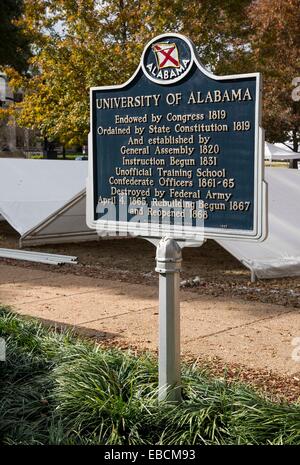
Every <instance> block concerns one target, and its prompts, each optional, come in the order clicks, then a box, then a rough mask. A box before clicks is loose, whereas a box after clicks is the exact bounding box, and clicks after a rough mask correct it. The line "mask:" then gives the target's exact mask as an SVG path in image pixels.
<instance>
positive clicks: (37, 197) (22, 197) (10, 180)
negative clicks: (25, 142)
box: [0, 158, 98, 245]
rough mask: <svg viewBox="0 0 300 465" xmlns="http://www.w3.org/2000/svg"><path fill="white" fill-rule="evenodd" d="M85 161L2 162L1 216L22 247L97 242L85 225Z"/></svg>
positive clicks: (1, 160) (4, 160)
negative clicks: (17, 236)
mask: <svg viewBox="0 0 300 465" xmlns="http://www.w3.org/2000/svg"><path fill="white" fill-rule="evenodd" d="M86 176H87V162H86V161H70V160H23V159H12V158H4V159H0V214H1V215H2V216H3V217H4V218H5V219H6V221H7V222H8V223H10V225H11V226H12V227H13V228H14V229H15V230H16V231H18V232H19V233H20V235H21V239H20V245H25V244H32V245H34V244H45V243H51V242H70V241H72V242H73V241H76V240H88V239H91V240H95V239H97V237H98V236H97V235H96V234H95V232H94V231H91V230H90V229H89V228H88V227H87V226H86V223H85V182H86Z"/></svg>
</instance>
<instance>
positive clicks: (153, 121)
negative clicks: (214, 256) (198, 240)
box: [88, 34, 263, 240]
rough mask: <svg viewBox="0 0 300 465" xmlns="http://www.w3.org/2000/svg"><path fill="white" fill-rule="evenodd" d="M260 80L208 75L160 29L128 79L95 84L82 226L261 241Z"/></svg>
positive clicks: (184, 43)
mask: <svg viewBox="0 0 300 465" xmlns="http://www.w3.org/2000/svg"><path fill="white" fill-rule="evenodd" d="M259 81H260V77H259V74H257V73H254V74H247V75H237V76H222V77H218V76H214V75H213V74H210V73H209V72H208V71H207V70H205V69H204V68H203V67H202V66H201V64H200V63H199V61H198V58H197V57H196V54H195V51H194V48H193V45H192V44H191V43H190V42H189V41H188V40H187V39H186V38H185V37H183V36H181V35H179V34H164V35H162V36H159V37H157V38H155V39H154V40H152V41H151V42H150V43H149V44H148V45H147V46H146V48H145V50H144V53H143V56H142V59H141V65H140V67H139V68H138V70H137V71H136V73H135V75H134V76H133V77H132V78H131V80H129V81H128V82H127V83H126V84H124V85H122V86H112V87H99V88H92V89H91V138H90V171H89V179H90V188H89V191H88V195H89V200H88V203H89V214H88V224H89V225H90V226H91V227H94V228H98V229H103V230H106V231H113V232H115V231H125V232H130V233H134V234H140V235H146V236H156V237H159V236H163V235H166V234H168V235H173V236H174V237H176V238H178V239H180V238H181V239H185V238H188V237H190V238H193V237H199V236H204V237H220V236H221V237H237V238H238V237H247V238H253V239H256V240H257V239H259V238H261V236H262V234H263V227H262V213H263V176H262V173H263V158H262V150H261V147H262V144H263V140H262V137H261V130H260V128H259V123H260V121H259V117H260V116H259V115H260V108H259V106H260V90H259V87H260V83H259Z"/></svg>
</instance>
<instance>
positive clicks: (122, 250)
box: [0, 222, 300, 308]
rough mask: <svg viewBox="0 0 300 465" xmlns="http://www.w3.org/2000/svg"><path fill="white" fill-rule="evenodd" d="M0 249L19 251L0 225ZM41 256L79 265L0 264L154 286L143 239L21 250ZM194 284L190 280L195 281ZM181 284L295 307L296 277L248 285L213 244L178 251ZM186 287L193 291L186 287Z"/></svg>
mask: <svg viewBox="0 0 300 465" xmlns="http://www.w3.org/2000/svg"><path fill="white" fill-rule="evenodd" d="M0 247H18V236H17V234H16V232H15V231H14V230H13V229H12V228H11V227H10V226H8V225H7V223H5V222H0ZM26 250H36V251H41V252H50V253H59V254H66V255H75V256H77V257H78V260H79V263H78V265H63V266H50V265H41V264H33V263H28V262H20V261H15V260H4V259H0V261H1V262H2V263H9V264H11V265H18V266H24V267H25V268H36V269H44V270H51V271H54V272H57V273H72V274H75V275H77V276H81V275H82V276H90V277H94V278H97V277H98V278H102V279H109V280H112V281H121V282H128V283H139V284H145V285H157V282H158V275H157V273H156V272H155V271H154V268H155V247H154V246H153V245H152V244H151V243H149V242H148V241H146V240H143V239H126V240H124V239H113V240H102V241H97V242H86V243H78V244H60V245H51V246H49V245H47V246H39V247H31V248H26ZM195 278H197V279H196V280H195V284H193V279H195ZM181 279H182V281H183V282H184V281H186V283H185V286H184V288H188V290H189V291H192V292H195V293H198V294H204V295H212V296H216V297H220V296H228V297H237V298H241V299H244V300H247V301H258V302H263V303H273V304H278V305H284V306H293V307H298V308H299V307H300V277H295V278H282V279H270V280H260V281H257V282H255V283H251V282H250V273H249V270H248V269H247V268H245V267H244V266H243V265H242V264H241V263H240V262H239V261H238V260H236V259H235V258H234V257H233V256H232V255H230V254H229V253H228V252H227V251H226V250H224V249H223V248H222V247H221V246H220V245H218V244H217V243H216V242H214V241H210V240H209V241H207V242H206V243H205V244H204V245H203V246H202V247H199V248H198V247H197V248H185V249H183V268H182V273H181ZM191 285H192V286H193V287H191Z"/></svg>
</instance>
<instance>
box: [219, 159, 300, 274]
mask: <svg viewBox="0 0 300 465" xmlns="http://www.w3.org/2000/svg"><path fill="white" fill-rule="evenodd" d="M266 181H267V183H268V216H269V218H268V220H269V221H268V222H269V225H268V226H269V231H268V237H267V239H266V240H265V241H263V242H261V243H252V242H250V241H240V242H238V241H230V240H218V241H217V242H218V243H219V244H220V245H221V246H222V247H224V248H225V249H226V250H228V252H230V253H231V254H232V255H234V256H235V257H236V258H237V259H238V260H239V261H240V262H242V263H243V264H244V265H245V266H247V267H248V268H249V269H250V270H251V271H252V274H253V276H256V277H258V278H279V277H284V276H300V171H299V170H293V169H285V168H266Z"/></svg>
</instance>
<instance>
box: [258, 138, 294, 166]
mask: <svg viewBox="0 0 300 465" xmlns="http://www.w3.org/2000/svg"><path fill="white" fill-rule="evenodd" d="M296 159H299V160H300V153H296V152H293V151H292V150H290V149H288V148H283V147H278V146H277V145H275V144H270V143H269V142H265V160H269V161H270V162H271V161H272V160H296Z"/></svg>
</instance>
